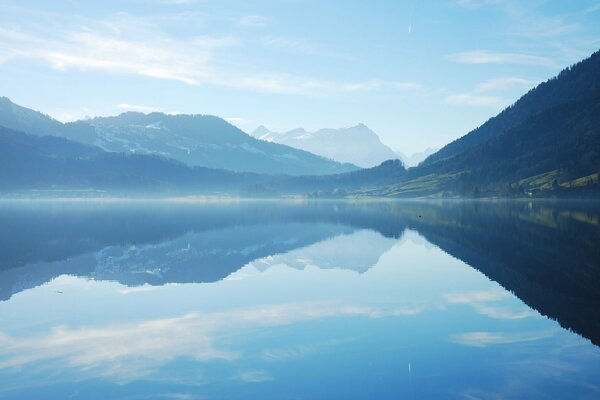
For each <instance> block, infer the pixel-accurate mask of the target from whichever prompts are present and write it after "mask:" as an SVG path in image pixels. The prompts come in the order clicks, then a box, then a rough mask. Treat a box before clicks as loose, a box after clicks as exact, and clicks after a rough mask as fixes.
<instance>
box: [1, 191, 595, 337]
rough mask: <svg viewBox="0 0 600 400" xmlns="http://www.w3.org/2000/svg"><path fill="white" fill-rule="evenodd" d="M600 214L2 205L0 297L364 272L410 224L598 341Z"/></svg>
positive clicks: (326, 205)
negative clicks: (274, 270) (282, 271)
mask: <svg viewBox="0 0 600 400" xmlns="http://www.w3.org/2000/svg"><path fill="white" fill-rule="evenodd" d="M599 216H600V211H599V207H598V206H597V205H594V204H593V203H585V202H574V203H570V202H554V203H552V202H533V203H530V202H526V201H514V202H487V201H472V202H330V201H323V202H283V201H249V202H232V203H225V204H217V203H202V204H181V203H179V204H176V203H151V202H147V203H124V204H121V203H112V204H104V205H99V204H87V205H86V204H68V205H61V204H58V203H45V204H43V203H35V204H34V203H32V204H31V205H29V206H23V205H19V206H16V205H11V204H3V205H2V206H1V207H0V220H1V221H2V224H0V245H1V247H2V249H3V252H2V253H1V254H0V291H1V292H0V296H1V298H2V299H4V300H6V299H9V298H10V297H11V296H12V295H13V294H15V293H18V292H20V291H22V290H24V289H27V288H31V287H35V286H37V285H40V284H43V283H45V282H48V281H50V280H52V279H53V278H55V277H57V276H60V275H64V274H71V275H76V276H81V277H87V278H90V279H100V280H113V281H118V282H121V283H123V284H125V285H129V286H137V285H142V284H151V285H163V284H166V283H171V282H177V283H191V282H215V281H218V280H221V279H224V278H226V277H227V276H228V275H230V274H231V273H233V272H235V271H237V270H238V269H240V268H241V267H243V266H244V265H247V264H249V263H252V265H253V266H254V267H256V268H257V269H259V270H264V269H266V268H270V267H272V266H275V265H281V264H284V265H287V266H289V267H293V268H298V269H304V268H306V267H319V268H344V269H352V270H354V271H357V272H359V273H364V272H366V271H367V270H368V269H369V268H371V267H372V266H373V265H375V264H376V263H377V260H378V259H379V258H380V257H381V255H382V254H383V253H385V252H386V251H387V250H388V249H390V248H391V247H392V246H393V245H394V243H395V240H396V239H398V238H400V237H401V236H402V235H403V233H404V231H405V230H406V229H407V228H409V229H413V230H416V231H417V232H419V234H421V235H422V236H423V237H425V238H426V239H427V240H428V241H429V242H430V243H432V244H434V245H436V246H438V247H440V248H441V249H442V250H444V251H445V252H447V253H449V254H450V255H452V256H454V257H456V258H458V259H460V260H462V261H464V262H465V263H467V264H469V265H470V266H472V267H473V268H476V269H477V270H479V271H481V272H482V273H484V274H485V275H486V276H488V277H489V278H490V279H493V280H494V281H496V282H498V283H500V284H501V285H502V286H504V287H505V288H507V289H508V290H510V291H512V292H514V293H515V294H516V295H517V296H518V297H519V298H520V299H522V300H523V301H524V302H525V303H527V304H528V305H529V306H530V307H532V308H535V309H536V310H538V311H539V312H540V313H542V314H544V315H547V316H549V317H551V318H554V319H556V320H558V321H559V322H560V324H561V325H562V326H564V327H566V328H569V329H572V330H574V331H576V332H578V333H580V334H581V335H583V336H585V337H587V338H589V339H591V340H592V341H593V342H594V343H596V344H600V315H599V314H598V312H597V310H598V309H600V292H599V291H598V290H597V288H598V287H600V247H599V246H598V243H600V225H599V221H600V220H599ZM432 279H435V277H432Z"/></svg>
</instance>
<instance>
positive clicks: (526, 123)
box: [370, 52, 600, 197]
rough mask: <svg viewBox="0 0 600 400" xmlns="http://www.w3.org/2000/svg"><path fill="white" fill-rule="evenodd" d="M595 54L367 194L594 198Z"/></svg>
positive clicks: (599, 110) (598, 163)
mask: <svg viewBox="0 0 600 400" xmlns="http://www.w3.org/2000/svg"><path fill="white" fill-rule="evenodd" d="M599 175H600V52H596V53H594V54H593V55H592V56H591V57H589V58H588V59H586V60H583V61H581V62H579V63H577V64H575V65H574V66H572V67H570V68H567V69H565V70H563V71H562V72H561V73H560V74H559V75H558V76H557V77H555V78H552V79H550V80H548V81H547V82H544V83H542V84H540V85H539V86H538V87H536V88H535V89H533V90H531V91H530V92H529V93H527V94H526V95H524V96H523V97H522V98H521V99H519V100H518V101H517V102H516V103H515V104H513V105H512V106H510V107H508V108H507V109H505V110H504V111H502V112H501V113H500V114H498V115H497V116H496V117H494V118H491V119H490V120H489V121H487V122H486V123H485V124H483V125H482V126H481V127H480V128H478V129H476V130H474V131H472V132H471V133H469V134H467V135H466V136H463V137H462V138H460V139H458V140H456V141H454V142H452V143H450V144H449V145H447V146H446V147H444V148H442V149H441V150H440V151H438V152H437V153H435V154H433V155H431V156H430V157H428V158H427V159H426V160H425V161H424V162H423V163H422V164H421V165H419V166H418V167H416V168H411V169H409V171H408V173H407V174H406V175H405V176H404V178H403V179H402V180H400V181H399V182H397V183H396V184H394V185H390V186H389V187H387V188H381V190H376V191H372V192H371V193H370V194H371V195H383V196H432V195H435V196H446V195H450V196H475V197H478V196H523V195H528V196H541V197H547V196H588V195H593V196H596V195H598V194H600V184H599V179H598V177H599Z"/></svg>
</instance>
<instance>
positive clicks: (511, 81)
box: [444, 77, 537, 108]
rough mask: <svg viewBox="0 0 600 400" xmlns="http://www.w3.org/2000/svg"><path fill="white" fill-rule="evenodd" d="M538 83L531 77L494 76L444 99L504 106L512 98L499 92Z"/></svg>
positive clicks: (452, 101)
mask: <svg viewBox="0 0 600 400" xmlns="http://www.w3.org/2000/svg"><path fill="white" fill-rule="evenodd" d="M536 83H537V82H536V81H533V80H530V79H524V78H517V77H501V78H493V79H488V80H487V81H484V82H482V83H480V84H478V85H477V86H476V87H475V88H474V89H473V90H471V91H470V92H465V93H451V94H448V95H446V97H445V98H444V101H445V102H446V103H448V104H455V105H469V106H475V107H494V108H502V107H506V106H507V105H509V104H510V103H511V98H508V97H506V96H505V95H501V94H499V92H503V91H506V90H509V89H512V88H514V87H515V86H516V87H520V88H525V89H530V88H532V87H534V86H535V85H536ZM490 92H492V93H490Z"/></svg>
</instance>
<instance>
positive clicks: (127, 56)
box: [0, 14, 420, 95]
mask: <svg viewBox="0 0 600 400" xmlns="http://www.w3.org/2000/svg"><path fill="white" fill-rule="evenodd" d="M250 17H252V18H249V19H248V18H246V23H248V22H249V21H253V23H254V24H256V23H258V21H259V19H258V18H257V17H258V16H250ZM194 18H195V17H194ZM165 20H168V18H166V17H165ZM170 23H173V21H170ZM65 26H66V27H63V26H58V25H53V26H48V27H45V26H28V27H26V28H24V27H20V28H14V27H13V28H10V29H9V28H0V54H2V56H0V62H10V61H11V60H14V59H26V60H37V61H40V62H43V63H45V64H47V65H49V66H50V67H52V68H53V69H55V70H58V71H68V70H71V69H79V70H83V71H103V72H108V73H115V74H132V75H138V76H143V77H149V78H155V79H161V80H170V81H176V82H181V83H184V84H187V85H202V84H210V85H217V86H224V87H230V88H235V89H242V90H249V91H259V92H267V93H280V94H304V95H321V94H324V93H339V94H343V93H346V92H354V91H377V90H398V91H403V90H417V89H419V88H420V86H419V85H418V84H417V83H412V82H396V81H385V80H377V79H370V80H367V81H364V82H336V81H329V80H321V79H314V78H312V77H301V76H296V75H291V74H286V73H267V72H265V73H260V74H256V73H248V72H244V71H241V70H240V64H243V63H240V62H229V63H225V64H223V60H226V59H228V58H227V57H225V58H220V57H219V56H220V52H222V51H225V50H228V51H230V50H231V49H232V48H234V47H237V46H241V45H242V44H244V41H243V40H242V39H240V38H238V37H235V36H221V37H212V36H193V37H188V38H174V37H172V36H169V35H168V34H165V33H164V32H162V30H161V26H160V23H159V22H158V21H157V20H145V19H141V18H135V17H131V16H129V15H127V14H117V15H115V16H113V17H111V18H109V19H107V20H103V21H90V20H78V21H77V24H74V25H72V26H71V28H69V26H70V25H69V24H68V23H67V22H65ZM25 32H28V33H25ZM267 43H269V45H271V46H290V45H292V44H290V43H282V42H281V41H279V42H278V41H277V40H274V39H273V38H272V39H271V40H270V41H267Z"/></svg>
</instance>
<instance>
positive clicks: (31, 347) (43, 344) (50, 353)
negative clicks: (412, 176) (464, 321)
mask: <svg viewBox="0 0 600 400" xmlns="http://www.w3.org/2000/svg"><path fill="white" fill-rule="evenodd" d="M421 311H422V308H418V307H417V308H415V307H393V308H389V309H388V308H381V309H380V308H376V307H368V306H354V305H349V304H331V303H329V302H327V303H322V302H305V303H288V304H274V305H264V306H259V307H252V308H239V309H232V310H228V311H224V312H213V313H197V312H193V313H188V314H184V315H181V316H177V317H172V318H160V319H153V320H146V321H137V322H132V323H124V324H117V325H108V326H102V327H81V328H69V327H55V328H53V329H52V330H51V331H49V332H46V333H43V334H41V335H36V336H32V337H25V336H8V335H6V334H3V333H2V332H0V369H3V368H22V367H26V366H34V365H35V366H36V367H42V366H43V365H45V364H43V362H47V361H50V360H53V361H58V362H60V363H62V364H64V366H65V368H73V369H77V370H79V371H80V372H82V373H84V372H86V371H87V372H90V373H92V374H94V375H100V376H106V377H113V378H115V379H116V380H118V381H119V382H127V381H128V380H130V379H139V378H140V377H144V376H148V375H150V374H152V373H153V371H155V370H157V369H158V368H159V367H160V366H161V365H162V364H164V363H167V362H169V361H171V360H173V359H175V358H177V357H191V358H193V359H195V360H199V361H211V360H225V361H232V360H236V359H239V358H240V357H241V356H240V355H239V354H237V353H236V352H234V351H229V350H224V349H220V348H219V347H220V343H219V342H218V338H219V334H220V333H222V332H235V331H239V330H241V329H244V328H252V329H255V328H257V327H270V326H278V325H287V324H291V323H295V322H299V321H307V320H314V319H321V318H329V317H336V316H363V317H368V318H382V317H395V316H407V315H414V314H416V313H419V312H421ZM50 364H51V365H55V364H52V363H50ZM50 364H46V365H50ZM239 378H240V379H242V380H244V381H256V379H260V380H264V379H263V378H265V376H263V375H262V374H257V375H254V374H252V373H248V374H246V375H244V376H240V377H239Z"/></svg>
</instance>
